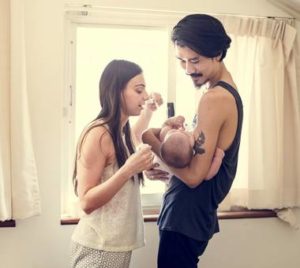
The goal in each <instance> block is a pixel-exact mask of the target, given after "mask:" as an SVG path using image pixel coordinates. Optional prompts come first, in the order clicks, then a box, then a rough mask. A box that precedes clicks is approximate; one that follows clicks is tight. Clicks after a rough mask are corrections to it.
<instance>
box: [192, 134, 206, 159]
mask: <svg viewBox="0 0 300 268" xmlns="http://www.w3.org/2000/svg"><path fill="white" fill-rule="evenodd" d="M204 142H205V135H204V133H203V131H201V133H200V135H199V137H198V138H197V139H196V140H195V144H194V152H195V154H204V153H205V149H203V148H201V147H202V146H203V144H204Z"/></svg>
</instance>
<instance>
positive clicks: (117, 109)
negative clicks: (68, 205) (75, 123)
mask: <svg viewBox="0 0 300 268" xmlns="http://www.w3.org/2000/svg"><path fill="white" fill-rule="evenodd" d="M141 73H142V69H141V67H140V66H138V65H137V64H135V63H133V62H130V61H126V60H113V61H111V62H110V63H109V64H108V65H107V66H106V67H105V69H104V71H103V73H102V75H101V78H100V82H99V97H100V105H101V110H100V113H99V115H98V116H97V117H96V118H95V119H94V120H93V121H92V124H91V125H90V126H89V127H88V128H87V130H86V131H85V133H84V134H83V137H81V138H80V140H79V143H78V145H77V150H76V157H75V165H74V171H73V183H74V187H75V193H76V194H77V180H76V176H77V159H78V154H79V155H80V151H81V146H82V143H83V141H84V139H85V136H86V135H87V133H88V132H89V131H90V130H91V129H93V128H95V127H98V126H102V125H106V126H108V131H109V133H110V135H111V138H112V141H113V144H114V148H115V153H116V159H117V163H118V165H119V167H121V166H122V165H124V163H125V162H126V160H127V159H128V157H129V156H128V153H127V149H126V147H127V148H128V150H129V153H130V154H133V153H134V145H133V142H132V137H131V132H130V124H129V121H127V123H126V124H125V126H124V127H123V129H121V109H122V92H123V90H124V89H125V87H126V85H127V83H128V82H129V80H131V79H132V78H133V77H135V76H137V75H139V74H141ZM99 119H100V121H99V123H95V124H93V122H95V121H97V120H99ZM122 134H124V135H125V143H126V145H125V144H124V141H123V138H122ZM100 139H101V137H100ZM138 178H139V181H140V182H142V183H143V174H142V173H139V174H138Z"/></svg>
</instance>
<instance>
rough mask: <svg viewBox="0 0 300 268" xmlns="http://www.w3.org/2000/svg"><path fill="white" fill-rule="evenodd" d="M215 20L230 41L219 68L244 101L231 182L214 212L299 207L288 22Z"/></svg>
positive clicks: (299, 151)
mask: <svg viewBox="0 0 300 268" xmlns="http://www.w3.org/2000/svg"><path fill="white" fill-rule="evenodd" d="M220 19H221V20H222V21H223V22H224V25H225V28H226V29H227V31H228V32H229V34H230V36H231V38H232V47H231V48H230V49H229V50H228V56H227V57H226V59H225V62H226V65H227V66H228V69H229V70H230V71H231V73H232V74H233V77H234V80H236V83H237V86H238V90H239V92H240V94H241V97H242V99H243V101H244V123H243V133H242V141H241V148H240V154H239V166H238V171H237V176H236V179H235V182H234V185H233V188H232V190H231V192H230V194H229V195H228V196H227V198H226V199H225V200H224V202H223V204H222V205H221V207H220V208H221V210H222V209H224V210H226V209H229V208H232V207H245V208H249V209H267V208H269V209H281V208H293V207H299V206H300V165H299V163H300V120H299V119H300V114H299V88H300V87H299V86H300V85H299V80H298V81H297V77H298V78H299V76H300V72H299V59H298V61H297V60H296V59H297V57H299V50H298V48H297V47H298V46H297V44H298V42H297V36H296V33H297V31H296V29H295V28H294V26H293V23H294V21H293V20H292V19H291V20H290V19H268V18H242V17H232V16H220Z"/></svg>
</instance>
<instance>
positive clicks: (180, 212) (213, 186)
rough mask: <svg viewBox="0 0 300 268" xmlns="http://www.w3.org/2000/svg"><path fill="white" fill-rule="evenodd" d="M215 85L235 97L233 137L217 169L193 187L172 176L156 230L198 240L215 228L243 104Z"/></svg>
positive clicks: (232, 163)
mask: <svg viewBox="0 0 300 268" xmlns="http://www.w3.org/2000/svg"><path fill="white" fill-rule="evenodd" d="M217 85H218V86H221V87H223V88H225V89H226V90H228V91H229V92H230V93H231V94H232V95H233V97H234V98H235V101H236V106H237V112H238V124H237V130H236V134H235V137H234V140H233V142H232V144H231V145H230V147H229V148H228V149H227V150H226V151H225V156H224V158H223V161H222V165H221V167H220V169H219V171H218V173H217V174H216V175H215V176H214V177H213V178H212V179H210V180H207V181H203V182H202V183H201V184H200V185H199V186H197V187H196V188H193V189H192V188H189V187H188V186H186V185H185V184H184V183H183V182H182V181H181V180H179V179H178V178H177V177H176V176H173V177H172V178H171V181H170V185H169V188H168V190H167V191H166V193H165V194H164V200H163V204H162V208H161V212H160V215H159V218H158V225H159V229H160V230H168V231H174V232H178V233H181V234H184V235H186V236H188V237H191V238H193V239H196V240H199V241H207V240H209V239H210V238H211V237H212V236H213V234H214V233H216V232H218V231H219V225H218V218H217V208H218V205H219V204H220V203H221V201H222V200H223V199H224V198H225V196H226V195H227V194H228V192H229V190H230V188H231V185H232V183H233V179H234V177H235V174H236V169H237V163H238V152H239V147H240V138H241V130H242V122H243V104H242V100H241V98H240V95H239V93H238V92H237V91H236V90H235V89H234V88H233V87H232V86H231V85H229V84H227V83H226V82H224V81H219V82H218V83H217Z"/></svg>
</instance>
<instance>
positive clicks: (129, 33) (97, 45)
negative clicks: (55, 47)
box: [61, 23, 193, 218]
mask: <svg viewBox="0 0 300 268" xmlns="http://www.w3.org/2000/svg"><path fill="white" fill-rule="evenodd" d="M68 27H69V29H68V31H69V33H70V34H69V36H68V39H67V42H66V46H67V47H66V55H67V58H66V62H67V65H66V71H67V72H66V74H67V75H66V76H67V79H66V86H65V88H66V92H65V104H64V120H63V126H64V127H63V129H64V134H63V137H64V140H65V142H64V150H63V152H62V155H63V169H64V174H63V178H64V180H63V182H62V196H61V199H62V217H63V218H66V217H76V216H77V206H78V205H77V202H78V201H77V198H76V196H75V195H74V190H73V185H72V180H71V178H72V172H73V165H74V156H75V147H76V143H77V140H78V137H79V135H80V133H81V131H82V129H83V128H84V126H85V125H86V124H87V123H88V122H90V121H91V120H93V119H94V118H95V117H96V116H97V115H98V113H99V110H100V104H99V98H98V83H99V78H100V75H101V73H102V71H103V69H104V68H105V66H106V65H107V63H108V62H110V61H111V60H113V59H126V60H130V61H133V62H136V63H137V64H139V65H140V66H141V67H142V69H143V72H144V76H145V80H146V90H147V91H148V92H159V93H160V94H161V95H162V97H163V99H164V104H163V105H162V106H161V107H160V108H159V109H158V110H157V111H156V112H155V113H154V114H153V117H152V119H151V122H150V126H152V127H159V126H161V124H162V122H163V121H164V120H165V119H166V118H167V102H168V101H173V100H174V98H176V92H173V90H172V88H173V86H172V83H170V82H169V81H170V79H169V76H170V72H175V66H174V64H173V63H172V65H171V66H172V68H173V69H174V70H173V69H172V70H170V67H169V65H170V59H169V50H170V41H169V28H168V27H157V26H148V27H145V26H139V25H137V26H130V25H128V26H126V25H122V26H120V25H114V24H103V23H102V24H101V23H96V24H82V23H71V24H69V25H68ZM184 80H187V79H184ZM191 86H192V85H191ZM170 88H171V90H170ZM187 92H188V93H189V94H193V90H190V89H188V88H186V92H182V93H181V94H179V97H181V98H182V97H185V96H186V94H187ZM182 94H183V95H182ZM189 107H191V105H189ZM180 110H182V111H183V110H184V111H185V112H186V107H179V111H180ZM191 111H192V110H191ZM130 120H131V121H132V124H133V123H134V121H135V118H131V119H130ZM66 163H67V165H66ZM164 190H165V186H164V183H162V182H160V181H149V180H145V186H144V187H142V189H141V192H142V204H143V206H144V207H145V206H146V207H150V208H151V207H157V206H159V205H160V203H161V198H162V194H163V192H164Z"/></svg>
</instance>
